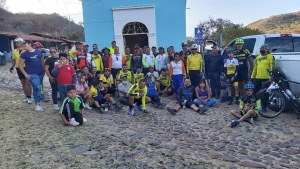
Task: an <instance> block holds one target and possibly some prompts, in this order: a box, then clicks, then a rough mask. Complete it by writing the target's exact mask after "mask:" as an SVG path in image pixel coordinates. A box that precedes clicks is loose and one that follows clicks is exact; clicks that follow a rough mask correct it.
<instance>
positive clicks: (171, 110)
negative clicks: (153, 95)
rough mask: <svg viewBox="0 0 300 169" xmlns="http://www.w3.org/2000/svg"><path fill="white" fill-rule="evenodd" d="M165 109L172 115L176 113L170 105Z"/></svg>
mask: <svg viewBox="0 0 300 169" xmlns="http://www.w3.org/2000/svg"><path fill="white" fill-rule="evenodd" d="M167 110H168V112H169V113H171V114H172V115H176V111H175V110H174V109H171V108H170V107H167Z"/></svg>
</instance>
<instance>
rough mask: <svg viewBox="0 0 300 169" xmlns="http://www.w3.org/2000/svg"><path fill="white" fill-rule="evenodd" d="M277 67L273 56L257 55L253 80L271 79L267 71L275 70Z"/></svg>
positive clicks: (252, 75)
mask: <svg viewBox="0 0 300 169" xmlns="http://www.w3.org/2000/svg"><path fill="white" fill-rule="evenodd" d="M274 66H275V58H274V56H273V55H272V54H267V55H261V54H260V55H257V56H256V58H255V61H254V67H253V71H252V74H251V78H255V79H269V78H270V75H269V73H268V72H267V69H269V70H270V71H271V70H273V68H274Z"/></svg>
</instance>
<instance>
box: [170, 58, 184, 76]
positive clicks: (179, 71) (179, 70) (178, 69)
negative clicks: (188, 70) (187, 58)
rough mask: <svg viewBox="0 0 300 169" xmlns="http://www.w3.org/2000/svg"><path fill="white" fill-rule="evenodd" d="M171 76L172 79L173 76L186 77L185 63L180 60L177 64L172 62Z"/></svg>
mask: <svg viewBox="0 0 300 169" xmlns="http://www.w3.org/2000/svg"><path fill="white" fill-rule="evenodd" d="M169 75H170V77H171V78H172V75H185V67H184V63H183V61H181V60H179V61H178V62H177V63H176V62H175V61H172V62H171V63H170V71H169Z"/></svg>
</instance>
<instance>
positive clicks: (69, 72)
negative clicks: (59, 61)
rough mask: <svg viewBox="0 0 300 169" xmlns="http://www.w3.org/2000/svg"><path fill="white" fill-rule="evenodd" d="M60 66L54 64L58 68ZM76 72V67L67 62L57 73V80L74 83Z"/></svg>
mask: <svg viewBox="0 0 300 169" xmlns="http://www.w3.org/2000/svg"><path fill="white" fill-rule="evenodd" d="M57 67H58V66H54V69H56V68H57ZM75 74H76V71H75V69H74V67H73V66H72V65H70V64H66V65H64V66H62V67H61V68H60V69H59V71H58V73H57V75H56V80H57V83H58V84H64V85H67V84H73V75H75Z"/></svg>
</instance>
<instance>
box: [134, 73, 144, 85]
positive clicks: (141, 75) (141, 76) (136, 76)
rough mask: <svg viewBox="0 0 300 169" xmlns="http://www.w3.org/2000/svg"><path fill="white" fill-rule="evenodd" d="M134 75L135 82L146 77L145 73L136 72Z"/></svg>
mask: <svg viewBox="0 0 300 169" xmlns="http://www.w3.org/2000/svg"><path fill="white" fill-rule="evenodd" d="M133 77H134V83H139V82H140V80H142V79H144V78H145V77H144V73H140V74H139V75H138V74H136V73H135V74H134V75H133Z"/></svg>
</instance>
